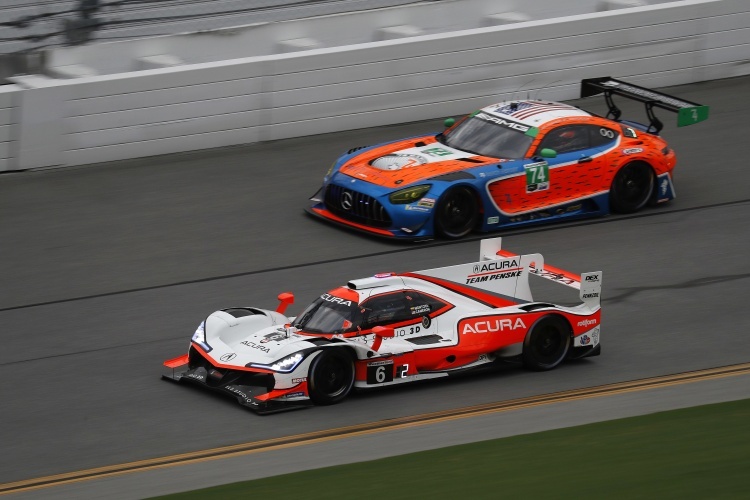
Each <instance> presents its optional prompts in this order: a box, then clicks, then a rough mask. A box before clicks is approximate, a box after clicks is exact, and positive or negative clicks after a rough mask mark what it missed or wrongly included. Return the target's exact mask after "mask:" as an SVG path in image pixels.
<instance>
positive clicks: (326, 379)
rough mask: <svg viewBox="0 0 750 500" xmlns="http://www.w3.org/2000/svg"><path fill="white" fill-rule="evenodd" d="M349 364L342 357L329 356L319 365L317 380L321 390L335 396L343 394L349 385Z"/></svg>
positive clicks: (327, 394) (332, 396)
mask: <svg viewBox="0 0 750 500" xmlns="http://www.w3.org/2000/svg"><path fill="white" fill-rule="evenodd" d="M347 368H348V366H347V364H346V363H345V362H344V360H342V359H340V358H333V357H331V358H328V359H324V360H322V362H321V363H320V364H319V365H318V370H317V373H316V375H317V377H316V382H317V385H318V388H319V389H320V392H322V393H323V394H325V395H326V396H328V397H331V398H334V397H336V396H339V395H341V394H342V393H343V392H344V391H346V390H347V388H348V386H349V380H348V376H347V375H348V373H349V370H348V369H347Z"/></svg>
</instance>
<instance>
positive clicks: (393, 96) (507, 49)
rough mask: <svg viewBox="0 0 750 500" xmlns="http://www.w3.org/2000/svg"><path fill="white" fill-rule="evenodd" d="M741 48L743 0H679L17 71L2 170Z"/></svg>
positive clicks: (230, 139)
mask: <svg viewBox="0 0 750 500" xmlns="http://www.w3.org/2000/svg"><path fill="white" fill-rule="evenodd" d="M748 54H750V2H748V1H747V0H686V1H678V2H668V3H660V4H655V5H648V6H643V7H636V8H627V9H620V10H611V11H602V12H593V13H590V14H582V15H575V16H569V17H558V18H552V19H543V20H536V21H534V20H531V21H525V22H516V23H513V24H503V25H498V26H489V27H484V28H475V29H468V30H463V31H453V32H446V33H437V34H425V35H419V36H407V37H403V38H394V39H386V40H381V41H375V42H368V43H359V44H354V45H347V46H341V47H329V48H316V49H311V50H304V51H297V52H289V53H281V54H275V55H265V56H256V57H248V58H243V59H231V60H225V61H216V62H210V63H200V64H183V65H175V66H170V67H164V68H158V69H149V70H144V71H133V72H127V73H117V74H109V75H100V76H84V77H77V78H67V79H60V78H50V77H45V76H40V75H31V76H24V77H16V78H15V79H14V80H13V81H14V83H15V85H9V86H6V87H8V91H7V92H5V93H0V120H4V119H6V120H10V118H9V117H11V116H12V117H15V118H14V120H15V121H9V122H8V123H7V124H6V122H5V121H2V123H1V124H0V146H2V145H3V144H5V145H6V146H5V150H3V149H2V147H0V170H23V169H29V168H37V167H46V166H52V165H62V166H72V165H81V164H90V163H98V162H106V161H112V160H121V159H127V158H136V157H142V156H151V155H159V154H166V153H175V152H182V151H190V150H198V149H204V148H214V147H221V146H228V145H235V144H245V143H253V142H258V141H270V140H277V139H284V138H289V137H297V136H305V135H312V134H320V133H328V132H336V131H341V130H347V129H353V128H362V127H372V126H378V125H386V124H391V123H399V122H409V121H416V120H425V119H433V118H443V117H447V116H458V115H461V114H465V113H467V112H470V111H472V110H474V109H476V108H479V107H481V106H484V105H487V104H488V103H490V102H493V101H500V100H503V99H506V98H511V97H519V96H521V95H525V94H526V93H527V92H529V93H530V94H531V95H532V96H538V97H543V98H545V99H552V100H565V99H572V98H576V97H578V93H579V82H580V80H581V79H582V78H588V77H595V76H606V75H610V76H614V77H617V78H624V79H627V80H629V81H632V82H634V83H637V84H640V85H645V86H649V87H662V86H669V85H678V84H685V83H691V82H696V81H704V80H712V79H718V78H725V77H732V76H739V75H744V74H748V73H750V64H749V63H748ZM519 89H522V90H520V91H519ZM3 103H5V104H3ZM706 104H710V103H706ZM3 106H6V107H3ZM3 117H8V118H3ZM6 127H7V129H8V130H6V133H5V135H3V131H2V129H3V128H6ZM436 128H439V125H438V124H436ZM3 138H5V140H4V139H3ZM3 155H5V156H3Z"/></svg>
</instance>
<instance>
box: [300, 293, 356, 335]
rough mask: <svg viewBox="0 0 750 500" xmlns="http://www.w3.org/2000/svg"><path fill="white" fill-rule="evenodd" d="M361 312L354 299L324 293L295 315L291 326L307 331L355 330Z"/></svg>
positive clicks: (333, 331) (344, 331)
mask: <svg viewBox="0 0 750 500" xmlns="http://www.w3.org/2000/svg"><path fill="white" fill-rule="evenodd" d="M361 321H362V313H361V311H360V308H359V306H358V305H357V303H356V302H355V301H352V300H346V299H342V298H340V297H336V296H333V295H329V294H327V293H324V294H323V295H321V296H320V297H318V298H317V299H315V301H314V302H313V303H312V304H310V305H309V306H307V309H305V310H304V311H303V312H302V314H300V315H299V316H297V318H296V319H295V320H294V323H293V324H292V326H294V327H296V328H297V329H299V330H302V331H305V332H308V333H346V332H352V331H356V330H357V327H358V326H359V325H360V323H361Z"/></svg>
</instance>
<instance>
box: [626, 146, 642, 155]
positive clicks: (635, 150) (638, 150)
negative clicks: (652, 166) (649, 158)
mask: <svg viewBox="0 0 750 500" xmlns="http://www.w3.org/2000/svg"><path fill="white" fill-rule="evenodd" d="M622 152H623V154H626V155H634V154H636V153H643V148H625V149H623V150H622Z"/></svg>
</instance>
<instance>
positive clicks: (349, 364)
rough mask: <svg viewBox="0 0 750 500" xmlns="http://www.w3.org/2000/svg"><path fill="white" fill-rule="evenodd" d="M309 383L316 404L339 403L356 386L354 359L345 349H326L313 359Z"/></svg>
mask: <svg viewBox="0 0 750 500" xmlns="http://www.w3.org/2000/svg"><path fill="white" fill-rule="evenodd" d="M307 384H308V389H309V391H310V399H312V401H313V402H314V403H315V404H319V405H332V404H335V403H338V402H339V401H341V400H343V399H344V398H345V397H346V396H347V395H348V394H349V392H350V391H351V390H352V387H353V386H354V361H353V360H352V358H351V356H349V355H348V354H347V353H346V352H344V351H341V350H338V349H335V350H334V349H325V350H323V351H321V352H320V354H318V355H317V356H316V357H315V359H313V362H312V364H311V365H310V373H309V376H308V378H307Z"/></svg>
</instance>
